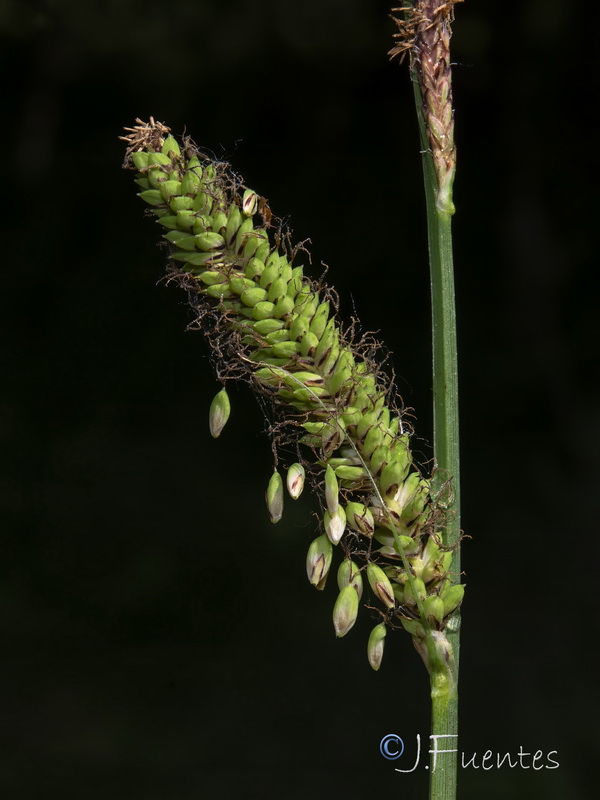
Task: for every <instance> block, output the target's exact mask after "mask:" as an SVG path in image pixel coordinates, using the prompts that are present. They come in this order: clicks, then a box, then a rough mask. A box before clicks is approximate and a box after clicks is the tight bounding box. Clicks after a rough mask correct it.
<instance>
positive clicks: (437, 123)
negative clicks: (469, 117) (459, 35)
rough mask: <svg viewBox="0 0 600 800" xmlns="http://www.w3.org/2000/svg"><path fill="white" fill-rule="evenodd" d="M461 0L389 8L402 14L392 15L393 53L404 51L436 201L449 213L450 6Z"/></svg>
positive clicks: (421, 0) (452, 155)
mask: <svg viewBox="0 0 600 800" xmlns="http://www.w3.org/2000/svg"><path fill="white" fill-rule="evenodd" d="M461 2H462V0H446V2H443V0H417V2H416V3H415V4H414V5H410V6H402V7H400V8H394V9H392V10H393V11H395V12H402V13H403V14H404V16H403V17H395V16H392V19H393V20H394V21H395V23H396V25H397V26H398V31H397V33H395V34H394V38H395V39H396V40H397V41H396V44H395V45H394V47H393V48H392V49H391V50H390V56H391V57H392V58H393V57H395V56H399V57H400V59H402V58H404V56H405V55H406V54H407V53H408V54H409V56H410V60H411V70H412V71H413V72H414V73H415V74H416V76H417V79H418V82H419V86H420V89H421V96H422V101H423V106H422V110H423V116H424V119H425V127H426V130H427V137H428V140H429V147H430V149H431V155H432V157H433V163H434V166H435V172H436V176H437V180H438V197H437V205H438V208H439V209H440V210H442V211H446V212H448V213H452V212H453V211H454V207H453V205H452V182H453V180H454V172H455V169H456V147H455V144H454V111H453V109H452V76H451V69H450V37H451V36H452V28H451V24H452V20H453V19H454V6H455V5H456V4H457V3H461Z"/></svg>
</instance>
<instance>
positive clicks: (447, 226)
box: [413, 76, 460, 800]
mask: <svg viewBox="0 0 600 800" xmlns="http://www.w3.org/2000/svg"><path fill="white" fill-rule="evenodd" d="M413 86H414V90H415V101H416V107H417V117H418V119H419V129H420V135H421V149H422V153H423V173H424V178H425V197H426V205H427V229H428V241H429V264H430V273H431V305H432V331H433V411H434V414H433V424H434V431H433V442H434V458H435V464H436V472H435V474H434V487H433V488H434V494H435V493H437V494H438V498H439V501H440V502H441V503H443V504H444V505H445V506H446V507H447V509H448V517H447V521H446V524H445V527H444V531H443V541H444V545H445V546H447V547H452V546H454V545H455V544H456V542H457V541H458V539H459V537H460V482H459V469H460V463H459V437H458V369H457V347H456V311H455V304H454V267H453V259H452V232H451V220H452V213H453V212H454V206H453V205H452V201H451V198H450V197H448V202H447V203H446V205H445V207H441V206H440V204H439V202H438V183H437V178H436V174H435V169H434V165H433V159H432V157H431V152H430V149H429V142H428V138H427V132H426V130H425V120H424V116H423V111H422V100H421V91H420V88H419V84H418V81H417V79H416V76H413ZM451 572H452V581H453V583H460V551H459V549H458V546H457V547H456V550H455V551H454V558H453V561H452V567H451ZM459 614H460V612H458V611H457V612H456V614H455V615H454V617H453V619H452V620H451V622H450V623H449V625H448V627H447V629H446V634H447V638H448V641H449V642H450V645H451V647H452V650H453V654H454V678H455V686H456V685H457V682H458V665H459V646H460V641H459V631H460V615H459ZM433 678H434V673H433V672H432V697H431V700H432V720H431V732H432V735H433V736H446V737H453V738H446V739H438V740H437V749H440V750H453V749H456V748H457V742H458V739H457V738H456V737H457V736H458V694H457V692H456V689H455V690H454V691H453V692H452V694H451V696H450V697H449V698H448V697H447V696H445V695H440V694H439V693H437V692H435V691H434V684H433ZM435 741H436V740H432V742H431V747H430V749H431V750H434V749H436V748H435V747H434V744H435ZM433 760H434V756H432V759H431V764H430V785H429V798H430V800H454V798H455V797H456V778H457V774H456V773H457V753H445V754H443V755H437V760H436V764H435V769H433V767H434V763H433Z"/></svg>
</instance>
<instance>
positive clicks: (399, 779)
mask: <svg viewBox="0 0 600 800" xmlns="http://www.w3.org/2000/svg"><path fill="white" fill-rule="evenodd" d="M387 10H388V6H387V4H386V3H383V2H373V1H372V0H344V2H342V0H318V2H317V1H316V0H315V1H313V0H304V2H302V3H300V2H289V1H288V0H254V2H242V1H240V2H235V1H234V0H229V2H224V1H223V0H171V2H155V1H154V0H152V1H149V0H146V1H145V2H142V1H141V0H138V1H137V2H136V1H135V0H119V2H117V1H116V0H114V2H109V1H108V0H107V1H106V2H100V1H99V0H98V2H84V1H82V0H54V2H51V0H45V2H44V1H43V0H39V2H24V1H23V0H20V2H17V0H12V2H11V0H4V2H3V3H2V4H1V6H0V30H1V32H2V48H1V59H2V70H1V75H2V81H3V88H2V109H3V111H4V122H3V132H2V134H3V145H2V147H3V149H2V153H3V159H2V166H1V170H2V174H4V176H5V177H6V178H7V184H5V186H7V187H8V189H5V191H4V193H3V195H4V201H5V205H4V209H3V211H2V227H3V231H2V241H3V249H4V258H3V266H2V270H3V289H4V291H3V293H2V300H1V303H2V306H1V311H2V320H3V322H4V323H5V325H6V331H5V333H4V335H3V337H2V384H3V389H2V398H1V403H2V415H1V423H0V432H1V436H2V443H1V448H0V449H1V460H2V476H1V481H2V506H3V514H2V516H3V525H2V535H1V539H0V540H1V542H2V546H1V559H0V575H1V583H0V614H1V616H2V619H1V627H0V630H1V638H2V648H1V653H2V654H1V656H0V680H1V682H2V688H1V696H2V701H1V711H0V735H1V742H0V793H1V794H2V797H6V798H7V800H12V798H15V800H17V799H18V800H20V799H21V798H23V799H24V800H35V799H37V798H38V797H42V796H48V795H50V796H58V795H59V794H60V796H61V797H62V798H65V800H70V798H81V797H87V798H89V800H100V799H102V800H103V799H104V798H113V799H114V800H121V799H123V800H125V798H127V800H138V798H139V800H142V798H143V799H144V800H171V798H173V799H174V800H175V799H177V800H188V798H189V800H191V799H192V798H198V797H217V796H219V797H223V798H234V797H236V798H237V797H257V798H258V797H261V798H262V797H270V796H278V797H282V798H289V799H290V800H295V799H296V798H305V797H307V796H311V797H315V798H336V799H337V798H348V797H358V796H361V795H365V794H367V793H368V796H371V795H374V793H375V792H381V793H382V796H385V795H389V796H402V797H404V798H418V799H419V800H420V799H421V798H423V797H425V796H426V781H427V773H426V771H425V769H424V762H422V764H421V766H420V768H419V769H418V770H417V771H416V772H415V773H413V774H412V775H399V774H397V773H395V772H394V767H395V766H398V765H402V767H403V768H408V766H409V763H408V761H407V760H406V758H408V756H407V757H406V758H405V760H404V762H398V763H394V762H387V761H385V760H384V759H383V758H382V757H381V756H380V754H379V752H378V745H379V741H380V739H381V738H382V736H383V735H385V734H387V733H391V732H395V733H398V734H399V735H401V736H403V738H404V739H405V741H406V742H407V747H409V749H411V752H413V753H414V741H415V737H416V734H417V733H420V734H421V735H422V736H423V737H426V736H427V734H428V726H429V710H428V685H427V676H426V673H425V670H424V669H423V667H422V665H421V663H420V661H419V659H418V657H417V655H416V654H415V652H414V651H413V649H412V646H411V643H410V640H409V637H408V636H404V637H402V636H401V635H400V634H397V635H395V636H388V642H387V645H386V654H385V658H384V663H383V666H382V669H381V671H380V672H379V673H378V674H375V673H373V672H372V671H371V670H370V668H369V666H368V664H367V661H366V657H365V648H366V638H367V635H368V631H369V629H370V626H371V624H372V623H371V620H369V614H368V612H366V611H365V612H364V613H363V614H362V618H361V619H360V620H359V622H358V623H357V626H356V628H355V630H353V631H352V633H351V634H350V635H349V636H348V637H347V638H345V639H343V640H341V641H337V642H336V641H335V639H334V636H333V628H332V625H331V608H332V605H333V602H334V599H335V594H336V592H335V588H334V585H333V584H334V581H331V582H330V585H329V586H328V587H327V589H326V590H325V592H324V593H323V594H320V593H317V592H314V590H312V589H311V587H310V586H309V585H308V583H307V581H306V578H305V573H304V559H305V552H306V548H307V547H308V544H309V542H310V540H311V538H312V537H313V536H314V535H315V528H316V523H315V520H314V519H313V518H312V516H311V514H312V511H313V510H314V504H311V502H310V499H307V500H304V499H302V500H301V501H299V502H298V503H297V504H295V505H294V508H291V505H292V504H291V502H288V504H287V508H286V515H285V516H284V520H283V521H282V522H281V523H280V524H279V525H278V526H276V527H274V526H272V525H270V523H269V522H268V519H267V514H266V510H265V508H264V500H263V492H264V488H265V485H266V482H267V480H268V478H269V475H270V472H271V458H270V448H269V443H268V440H267V437H266V436H265V435H264V428H265V421H264V419H263V417H262V414H261V411H260V409H259V408H258V407H256V405H255V404H254V401H253V399H252V397H251V396H250V395H249V393H248V392H247V391H246V390H245V389H244V388H241V389H240V390H239V391H233V392H232V405H233V412H232V419H231V421H230V423H229V425H228V426H227V428H226V430H225V432H224V433H223V435H222V437H221V439H220V440H219V441H214V440H212V439H211V437H210V436H209V434H208V430H207V410H208V406H209V404H210V401H211V399H212V396H213V394H214V393H215V392H216V391H217V389H218V388H219V387H218V385H217V384H216V382H215V380H214V378H213V374H212V370H211V366H210V363H209V360H208V358H207V350H206V347H205V345H204V342H203V339H202V336H201V334H195V333H191V332H186V326H187V325H188V323H189V322H190V321H191V315H190V311H189V310H188V308H187V306H186V302H185V297H184V296H183V294H181V293H180V292H179V291H178V290H176V289H175V288H165V287H164V285H162V284H159V283H158V282H159V280H160V278H161V276H162V275H163V269H164V266H163V262H164V254H163V252H162V251H161V250H160V249H158V248H157V247H156V242H157V240H158V237H159V229H158V228H157V227H156V226H153V224H152V223H151V221H149V220H148V219H145V218H144V217H143V213H142V212H143V209H142V204H141V202H140V201H139V200H138V199H137V198H136V196H135V192H136V189H135V187H134V185H133V183H132V180H131V177H132V176H131V175H130V174H128V173H125V172H123V171H122V170H121V169H120V164H121V161H122V158H123V145H122V143H120V142H119V141H118V139H117V137H118V135H119V133H120V132H121V127H122V126H123V125H129V124H131V123H132V122H133V120H134V118H135V117H136V116H141V117H142V118H144V119H147V118H148V116H149V115H150V114H152V115H154V116H155V117H156V118H157V119H160V120H164V121H166V122H167V123H168V124H169V125H170V126H171V127H172V128H173V129H174V131H175V132H177V133H181V132H182V131H183V130H184V128H185V129H187V131H188V132H189V133H190V134H191V135H192V136H193V137H194V139H195V140H196V141H197V142H198V143H200V144H202V145H203V146H205V147H207V148H210V149H212V150H213V151H214V152H215V153H216V155H217V156H218V157H224V158H228V159H230V160H232V161H233V163H234V166H235V168H236V170H237V171H239V172H241V173H242V174H243V175H244V177H245V179H246V182H247V183H248V184H249V185H251V186H253V187H255V188H256V189H257V190H258V191H259V192H261V193H262V194H264V195H265V196H267V197H268V198H269V200H270V203H271V207H272V208H273V210H274V211H275V213H276V214H278V215H280V216H285V215H289V217H290V219H291V224H292V228H293V230H294V235H295V239H296V240H300V239H304V238H306V237H309V236H310V237H311V238H312V243H313V244H312V253H313V274H315V275H317V274H320V272H321V267H320V262H325V263H327V264H328V265H329V266H330V272H329V280H330V282H331V283H333V284H334V285H335V286H336V287H337V288H338V290H339V292H340V295H341V299H342V311H343V313H344V314H345V315H346V317H348V316H349V315H350V314H351V313H353V312H354V311H356V313H357V314H358V315H359V316H360V318H361V320H362V322H363V324H364V326H365V328H368V329H378V330H379V331H380V332H381V338H382V339H384V340H385V342H386V344H387V345H388V347H389V348H390V349H391V350H392V351H393V352H394V365H395V369H396V372H397V373H398V375H399V376H401V377H400V380H399V385H400V390H401V392H402V395H403V397H404V400H405V402H406V403H407V404H408V405H411V406H413V407H414V408H415V410H416V414H417V420H418V421H417V432H418V435H419V439H418V440H417V441H416V443H415V445H416V447H417V449H418V450H419V452H420V454H421V456H422V458H423V459H427V458H429V457H430V455H431V449H430V446H429V441H430V440H431V414H430V410H429V409H430V405H431V391H430V386H431V379H430V334H429V316H428V315H429V311H428V276H427V253H426V239H425V236H426V234H425V220H424V213H423V201H422V179H421V175H420V168H421V165H420V158H419V144H418V137H417V130H416V122H415V117H414V111H413V106H412V96H411V87H410V82H409V79H408V74H407V70H406V67H402V68H401V67H399V66H398V64H396V63H393V64H390V63H389V62H388V59H387V56H386V51H387V50H388V49H389V47H390V45H391V35H392V32H393V25H392V23H391V22H390V21H389V19H388V18H387ZM576 25H577V26H579V27H580V30H579V32H577V31H575V29H574V28H575V26H576ZM585 26H586V21H585V17H584V15H583V7H582V4H581V3H580V2H577V0H575V1H574V2H572V3H564V2H560V1H559V0H527V1H526V2H522V3H515V4H507V3H504V4H500V3H491V2H490V3H484V4H481V3H476V2H467V3H465V4H464V6H461V7H458V9H457V20H456V23H455V36H454V40H453V42H454V43H453V47H454V58H455V60H456V62H457V65H456V67H455V70H454V91H455V104H456V107H457V113H456V125H457V140H458V147H459V171H458V176H457V182H456V186H455V200H456V205H457V209H458V210H457V214H456V217H455V223H454V230H455V255H456V282H457V304H458V314H459V340H460V342H459V343H460V354H461V379H462V385H461V404H462V405H461V421H462V465H463V474H462V480H463V512H464V516H463V526H464V530H465V532H466V533H468V534H469V536H471V537H472V538H471V539H469V540H467V541H466V542H465V545H464V548H463V564H464V569H465V581H466V582H467V583H468V591H467V599H466V602H465V605H464V614H463V640H462V641H463V645H462V668H461V692H460V693H461V740H460V745H459V747H460V749H461V750H464V751H465V752H466V753H467V756H470V755H472V753H473V752H477V753H478V758H479V761H480V760H481V756H482V755H483V752H484V751H485V750H488V749H489V750H492V751H493V752H494V753H497V752H500V753H506V752H510V753H512V754H513V756H514V755H515V754H516V753H517V751H518V749H519V746H521V745H522V746H523V748H524V749H525V750H526V751H533V752H535V751H536V750H542V751H543V753H544V754H547V753H548V752H549V751H552V750H556V751H558V755H557V756H554V758H556V759H557V760H558V761H559V763H560V768H559V769H556V770H552V771H550V770H547V769H542V770H540V771H535V772H534V771H533V770H532V769H529V770H525V769H519V768H517V769H513V770H509V769H508V768H506V767H505V768H504V769H502V770H500V771H498V770H496V769H494V770H491V771H489V772H484V771H483V770H482V769H479V770H474V769H473V768H469V769H465V770H461V772H460V774H459V780H460V793H459V796H460V797H461V798H462V800H467V798H481V797H484V796H485V797H486V798H487V800H495V799H496V798H498V799H499V798H504V797H506V796H507V795H508V794H509V793H510V795H511V796H512V797H516V798H530V797H544V798H551V799H554V798H570V800H576V799H577V800H578V799H579V798H584V797H586V796H587V795H586V786H587V782H588V780H589V779H590V778H591V772H592V768H593V766H594V759H595V758H596V757H597V756H596V754H597V750H598V745H599V742H598V735H597V732H596V727H595V718H594V714H593V707H594V703H597V699H598V695H597V692H596V690H595V683H594V682H595V681H596V680H597V671H598V669H597V663H598V662H597V660H596V652H597V646H596V645H597V639H598V624H597V620H598V601H597V597H598V593H597V588H596V587H597V574H598V566H597V563H596V559H597V552H598V548H597V539H596V536H597V511H596V498H597V486H598V480H599V477H600V476H599V470H598V446H599V443H600V441H599V440H600V435H599V434H600V429H599V422H600V419H599V415H598V403H597V400H598V395H597V389H598V386H597V374H596V370H595V366H596V358H595V356H596V352H597V337H596V328H597V312H596V308H597V294H596V288H597V279H596V273H595V270H594V264H595V263H596V262H595V261H593V260H592V248H593V245H594V244H595V230H594V227H595V225H596V222H595V218H596V215H597V208H598V205H597V196H598V193H597V188H596V184H597V178H596V176H597V160H596V161H595V145H594V141H595V133H594V130H595V129H594V128H593V127H592V120H591V111H590V110H589V109H590V108H593V107H594V103H595V100H594V97H595V93H596V85H597V84H594V80H595V78H596V76H594V75H593V74H591V69H592V65H591V60H590V63H585V52H586V49H584V50H583V52H584V55H583V56H582V55H581V51H580V50H579V49H577V48H579V47H580V45H583V44H584V43H585V41H586V40H587V37H588V36H589V32H588V30H587V29H586V27H585ZM589 51H590V52H593V48H591V50H589ZM542 763H548V762H547V761H544V762H542Z"/></svg>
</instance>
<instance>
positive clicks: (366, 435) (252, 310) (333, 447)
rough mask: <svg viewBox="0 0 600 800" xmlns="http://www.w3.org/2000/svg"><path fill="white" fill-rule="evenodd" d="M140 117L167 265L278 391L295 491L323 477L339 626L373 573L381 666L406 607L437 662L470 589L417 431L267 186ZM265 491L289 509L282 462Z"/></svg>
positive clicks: (221, 401) (219, 408)
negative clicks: (291, 236) (418, 451)
mask: <svg viewBox="0 0 600 800" xmlns="http://www.w3.org/2000/svg"><path fill="white" fill-rule="evenodd" d="M138 123H139V125H138V126H136V127H135V128H132V129H128V130H129V131H130V133H129V135H128V136H127V137H124V138H126V139H127V141H128V143H129V147H128V151H127V158H126V166H128V167H130V168H132V169H135V170H136V171H137V175H136V182H137V184H138V186H139V187H140V188H141V192H140V195H139V196H140V197H141V199H142V200H143V201H144V202H145V203H147V204H148V205H149V206H150V208H151V211H152V213H153V214H154V215H155V216H156V217H157V220H158V223H159V224H160V225H161V226H162V227H163V228H164V229H166V232H165V233H164V237H163V238H164V239H165V240H166V241H167V242H168V243H169V245H170V254H169V258H170V262H171V266H170V269H171V274H172V276H173V277H175V278H176V279H177V280H178V281H179V282H180V283H181V285H182V286H183V287H184V288H186V289H187V290H188V292H189V296H190V301H191V303H192V305H193V306H194V308H196V309H197V311H198V318H199V319H200V320H204V325H203V326H202V327H203V328H204V330H205V332H206V334H207V337H208V339H209V342H210V344H211V345H212V346H213V349H214V350H215V352H216V357H215V362H216V365H217V374H218V376H219V377H220V378H221V380H222V381H223V383H226V381H227V380H229V379H231V378H242V379H246V380H249V381H250V382H251V384H252V386H253V387H254V389H255V391H256V392H257V394H259V395H260V396H261V397H263V398H267V399H268V400H270V401H271V402H272V404H273V408H274V412H275V415H276V416H277V417H278V418H279V419H280V420H281V422H280V428H275V430H278V431H279V433H278V438H277V440H278V441H279V439H281V438H282V437H283V435H284V434H283V433H282V431H285V436H286V437H287V438H286V441H287V442H290V441H292V442H293V443H294V445H295V446H296V448H297V452H299V453H302V454H303V455H302V456H300V457H299V460H298V462H296V463H294V464H292V465H291V466H290V467H289V468H288V470H287V481H286V482H287V489H288V492H289V494H290V496H291V497H292V498H297V497H298V496H299V495H300V493H301V491H302V488H303V485H304V481H305V477H306V475H307V473H308V474H309V476H310V477H311V479H312V480H313V483H314V484H315V486H316V487H318V488H319V489H320V490H321V496H322V498H323V532H322V533H321V534H320V535H319V536H318V537H317V538H316V539H315V540H314V541H313V542H312V544H311V545H310V547H309V550H308V556H307V563H306V567H307V575H308V579H309V581H310V583H311V584H312V585H313V586H315V587H317V588H318V589H322V588H323V587H324V586H325V582H326V580H327V577H328V575H329V573H330V571H331V567H332V561H333V553H334V549H335V548H336V547H338V549H341V550H342V551H343V553H344V557H343V559H342V561H341V564H340V566H339V568H338V570H337V581H338V586H339V595H338V597H337V600H336V602H335V606H334V611H333V621H334V626H335V631H336V634H337V636H344V635H345V634H346V633H347V632H348V631H349V630H350V629H351V628H352V626H353V625H354V623H355V621H356V618H357V614H358V610H359V603H360V600H361V596H362V592H363V577H366V579H367V582H368V584H369V586H370V588H371V591H372V593H373V595H374V596H375V598H376V599H377V601H378V604H379V608H378V614H379V617H380V619H379V621H378V623H377V624H376V626H375V627H374V629H373V631H372V633H371V636H370V637H369V644H368V657H369V662H370V664H371V666H372V667H373V668H374V669H378V668H379V666H380V663H381V658H382V655H383V643H384V638H385V634H386V630H387V628H388V627H389V626H394V625H395V624H397V623H398V621H399V622H400V623H401V624H402V626H404V628H405V629H406V630H408V631H409V633H410V634H411V635H412V636H413V640H414V641H415V645H416V646H417V649H418V650H419V651H420V652H421V653H422V654H423V655H424V658H425V660H426V661H427V657H426V653H425V650H426V647H425V643H426V639H427V637H428V636H429V637H431V635H433V636H437V637H438V638H439V637H440V636H441V632H442V631H443V629H444V627H445V626H446V624H447V622H448V620H449V618H450V615H451V614H452V613H453V612H454V610H455V609H456V608H457V607H458V606H459V604H460V602H461V600H462V594H463V587H462V586H460V585H457V584H453V583H452V581H451V577H450V566H451V562H452V553H451V552H449V551H447V550H445V549H444V548H443V547H442V545H441V541H440V538H439V536H438V534H437V531H438V529H439V525H440V515H441V512H440V511H439V509H436V507H435V504H434V503H433V502H432V498H431V495H430V485H429V481H428V480H426V479H425V478H424V477H423V476H422V475H421V473H420V471H419V470H418V469H417V467H416V466H415V464H414V463H413V459H412V456H411V451H410V441H409V439H410V431H409V430H408V429H407V427H406V423H405V422H403V417H402V414H401V412H399V411H398V410H397V409H396V408H395V407H394V406H393V405H392V403H393V396H392V390H391V386H390V381H389V379H387V378H386V376H385V375H384V374H383V373H382V372H381V370H380V368H379V367H378V365H377V362H376V361H374V359H373V355H372V353H373V351H372V347H371V348H369V346H367V345H366V344H365V343H364V342H363V343H361V342H356V341H355V337H354V336H353V331H352V328H350V329H348V330H346V331H343V330H342V328H341V327H340V325H339V323H338V321H337V319H336V306H335V296H334V295H333V293H332V292H331V291H330V290H329V289H327V287H324V286H322V285H320V284H315V283H314V282H313V281H311V280H309V279H308V278H307V277H306V276H305V275H304V273H303V268H302V267H301V266H295V265H294V263H293V262H294V258H295V256H296V255H297V251H295V250H293V249H292V248H290V246H289V245H288V243H287V239H286V237H285V236H284V235H283V234H282V231H281V228H279V227H278V226H276V225H274V223H273V220H272V217H271V213H270V210H269V208H268V206H267V204H266V202H265V200H264V199H263V198H261V197H260V196H258V195H257V194H256V193H255V192H254V191H252V190H251V189H248V188H246V187H244V185H243V184H242V182H241V180H240V179H239V178H238V177H237V176H236V175H234V174H233V173H232V172H231V170H230V169H229V167H228V165H227V164H223V163H219V162H216V161H215V160H213V159H210V158H208V157H206V156H204V155H203V154H201V153H200V152H199V151H198V149H197V148H196V147H195V146H194V145H193V143H192V142H191V140H189V139H186V140H184V143H183V148H182V147H180V145H179V144H178V143H177V141H176V140H175V139H174V138H173V137H172V136H170V135H168V134H169V131H168V129H167V128H166V127H165V126H163V125H161V124H160V123H158V124H157V123H155V122H154V120H151V122H150V123H149V124H146V123H142V122H141V121H139V120H138ZM229 413H230V406H229V398H228V395H227V392H226V390H225V388H223V389H222V390H221V391H220V392H219V393H218V394H217V396H216V397H215V399H214V400H213V403H212V405H211V408H210V430H211V433H212V435H213V436H219V434H220V433H221V430H222V429H223V426H224V425H225V424H226V422H227V419H228V417H229ZM300 462H302V463H300ZM266 497H267V506H268V509H269V513H270V515H271V519H272V521H273V522H278V521H279V520H280V519H281V516H282V513H283V498H284V481H283V478H282V476H281V473H280V472H279V470H278V469H275V471H274V472H273V475H272V477H271V480H270V481H269V485H268V488H267V495H266Z"/></svg>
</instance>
